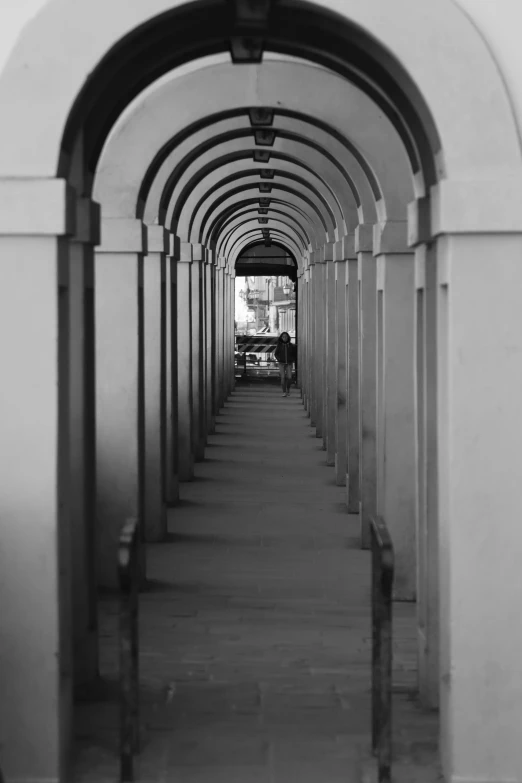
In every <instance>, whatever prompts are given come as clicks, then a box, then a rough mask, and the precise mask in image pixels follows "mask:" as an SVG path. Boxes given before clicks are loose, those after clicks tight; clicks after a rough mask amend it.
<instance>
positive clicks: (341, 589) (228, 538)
mask: <svg viewBox="0 0 522 783" xmlns="http://www.w3.org/2000/svg"><path fill="white" fill-rule="evenodd" d="M308 425H309V419H308V418H307V416H306V413H305V412H304V410H303V408H302V405H301V403H300V400H299V397H298V394H297V393H296V392H295V391H292V395H291V396H290V397H289V398H281V397H280V394H279V391H278V389H276V388H274V387H270V386H260V387H251V388H247V389H239V390H237V391H236V392H235V393H234V394H233V395H232V396H231V398H230V400H229V401H228V402H227V404H226V406H225V408H224V409H223V411H222V413H221V414H220V415H219V416H218V417H217V419H216V434H215V435H212V436H210V437H209V445H208V448H207V451H206V455H207V459H206V460H205V461H204V462H202V463H199V464H198V465H197V466H196V476H195V480H194V481H193V482H192V483H190V484H183V485H182V486H181V499H182V500H181V502H180V505H179V506H177V507H176V508H174V509H172V510H171V511H170V512H169V514H170V516H169V531H170V532H169V540H168V541H167V542H166V543H162V544H154V545H149V548H148V564H149V566H148V567H149V584H148V586H147V589H146V591H145V592H144V593H143V594H142V596H141V618H140V623H141V655H140V665H141V688H142V724H143V728H142V736H143V751H142V754H141V757H140V760H139V764H138V768H139V778H138V780H140V781H142V782H143V783H152V781H154V782H155V783H160V782H161V783H163V782H167V781H168V783H178V781H179V783H221V782H222V781H223V783H258V781H259V783H283V782H284V783H294V781H295V783H337V781H343V783H346V781H354V782H356V783H359V782H360V783H362V781H368V783H369V782H370V781H373V780H376V776H375V761H374V760H373V758H372V757H371V755H370V752H369V744H370V654H371V627H370V555H369V553H368V552H365V551H361V550H360V549H359V548H358V530H359V523H358V519H357V517H356V516H354V515H348V514H347V513H346V507H345V505H344V489H343V488H342V487H337V486H336V485H335V476H334V471H333V469H331V468H328V467H326V464H325V452H324V451H322V449H321V447H320V446H319V444H318V442H317V440H316V439H315V437H314V436H313V433H312V431H311V429H310V427H309V426H308ZM115 609H116V607H115V604H114V602H113V601H111V600H108V599H106V600H105V601H104V602H103V604H102V620H101V625H102V628H101V630H102V638H101V660H102V667H103V675H104V678H105V679H106V681H107V682H108V683H109V684H110V685H111V684H112V687H109V688H108V689H107V695H106V697H105V701H103V702H102V701H96V700H94V701H93V702H91V703H89V704H83V705H80V706H78V708H77V710H76V737H77V742H76V751H77V752H76V766H75V769H76V772H75V781H77V783H80V782H81V783H104V782H105V781H111V783H113V782H114V781H115V780H116V779H117V777H116V776H117V739H118V735H117V720H118V713H117V707H116V704H115V702H114V693H115V689H114V685H113V684H114V682H115V679H116V677H117V654H116V653H117V634H116V631H117V626H116V613H115ZM414 612H415V607H414V605H412V604H408V605H405V604H401V605H397V606H396V610H395V632H396V638H395V644H394V648H395V656H396V660H395V685H396V689H397V693H396V695H395V703H394V710H395V712H394V731H395V744H396V748H395V751H396V756H397V770H398V772H397V775H398V776H397V777H396V780H397V781H398V782H399V781H400V782H401V783H402V782H403V781H404V783H409V781H413V780H415V781H416V783H432V781H434V780H436V779H437V774H438V773H437V765H436V736H437V717H436V715H434V714H432V713H426V712H424V711H422V710H421V709H420V707H419V706H418V705H417V703H416V700H415V697H414V695H413V692H414V689H415V680H416V660H415V628H414ZM399 771H400V774H399ZM404 775H406V776H404Z"/></svg>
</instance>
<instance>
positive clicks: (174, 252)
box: [168, 232, 181, 259]
mask: <svg viewBox="0 0 522 783" xmlns="http://www.w3.org/2000/svg"><path fill="white" fill-rule="evenodd" d="M180 244H181V242H180V238H179V237H178V236H177V235H176V234H173V233H172V232H169V249H168V254H169V256H172V258H174V259H176V258H179V252H180Z"/></svg>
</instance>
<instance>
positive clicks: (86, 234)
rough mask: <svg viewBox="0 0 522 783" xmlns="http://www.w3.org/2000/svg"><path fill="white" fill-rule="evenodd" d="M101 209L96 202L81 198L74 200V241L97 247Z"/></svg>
mask: <svg viewBox="0 0 522 783" xmlns="http://www.w3.org/2000/svg"><path fill="white" fill-rule="evenodd" d="M100 228H101V208H100V205H99V204H98V202H97V201H93V200H92V199H90V198H86V197H82V198H77V199H76V232H75V239H76V241H78V242H82V243H83V244H86V245H99V244H100V239H101V236H100V234H101V232H100Z"/></svg>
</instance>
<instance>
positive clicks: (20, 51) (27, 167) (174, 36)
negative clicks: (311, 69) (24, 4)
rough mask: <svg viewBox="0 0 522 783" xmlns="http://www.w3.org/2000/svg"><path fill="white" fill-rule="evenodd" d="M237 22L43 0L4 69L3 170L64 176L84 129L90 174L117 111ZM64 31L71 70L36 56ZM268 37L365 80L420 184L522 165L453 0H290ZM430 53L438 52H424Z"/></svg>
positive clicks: (195, 9) (499, 100)
mask: <svg viewBox="0 0 522 783" xmlns="http://www.w3.org/2000/svg"><path fill="white" fill-rule="evenodd" d="M398 17H400V18H408V29H407V30H405V29H404V27H403V26H402V25H397V24H396V23H395V21H396V19H397V18H398ZM100 18H104V19H105V22H106V23H105V24H104V25H102V26H100V25H99V22H98V20H99V19H100ZM203 20H204V21H203ZM232 22H233V20H232V19H231V17H230V16H229V15H228V14H226V13H223V8H222V5H221V3H220V2H218V0H213V1H211V0H208V2H206V3H203V2H201V3H197V2H195V3H190V4H186V3H184V2H182V0H149V2H148V3H147V5H146V6H140V7H139V8H138V7H135V6H134V5H132V6H129V4H127V3H125V0H115V2H114V3H112V4H111V7H110V12H109V10H108V8H107V6H106V4H104V3H102V1H101V0H92V1H91V2H86V1H84V2H77V3H75V4H74V8H73V7H72V5H71V6H67V5H63V4H62V3H61V2H60V0H51V1H50V2H48V3H47V5H45V6H44V7H43V9H42V10H41V12H40V13H39V14H38V15H37V16H36V17H35V18H34V19H32V20H31V22H29V23H28V24H27V25H26V27H25V28H24V30H23V32H22V34H21V36H20V37H19V40H18V43H17V45H16V46H15V47H14V49H13V51H12V53H11V56H10V58H9V59H8V61H7V64H6V66H5V69H4V71H3V74H2V78H1V79H0V107H3V109H4V111H3V112H2V115H3V117H4V118H5V121H4V123H3V128H2V145H0V174H1V175H2V176H12V177H16V176H42V177H54V176H60V177H64V176H65V177H67V176H68V174H69V172H70V165H71V162H72V152H73V148H74V146H75V144H76V140H77V138H78V134H79V132H80V129H81V128H82V127H83V126H86V128H88V131H89V132H88V133H87V134H86V137H88V138H86V139H84V143H85V145H86V146H85V150H84V154H85V160H86V163H87V168H88V169H89V170H90V171H93V170H94V169H95V167H96V163H97V160H98V157H99V153H100V150H101V148H102V146H103V143H104V141H105V138H106V137H107V134H108V132H109V130H110V128H111V127H112V125H113V124H114V121H115V119H116V117H117V116H118V115H119V114H120V113H121V111H122V109H123V107H124V106H126V105H128V104H129V102H130V101H131V100H132V99H133V98H134V97H135V95H136V94H137V93H138V92H139V91H140V90H141V89H143V87H145V86H146V84H147V83H150V82H151V81H152V80H153V79H154V78H157V77H159V76H160V75H161V74H162V73H165V72H166V71H168V70H170V69H172V68H173V67H175V66H176V65H179V64H180V63H181V62H185V61H187V60H189V59H194V58H195V57H197V56H199V55H201V54H203V53H207V54H209V53H214V52H217V51H219V50H223V48H224V47H225V46H226V42H227V40H228V37H229V34H230V30H231V24H232ZM64 28H66V29H67V30H68V33H69V37H68V44H69V46H70V50H71V51H74V53H75V56H74V58H71V59H72V62H71V64H70V67H69V68H68V69H66V70H67V72H66V73H64V72H63V71H64V69H63V68H61V65H60V60H59V58H54V59H49V58H45V57H44V58H42V56H41V53H42V52H49V51H59V50H60V48H61V47H62V46H63V36H62V34H61V31H62V29H64ZM319 31H320V32H319ZM144 33H146V36H144ZM265 39H266V48H267V49H273V50H275V51H280V52H283V53H285V52H286V53H287V54H297V55H298V56H310V58H311V59H315V60H318V61H321V62H322V64H323V65H326V66H328V67H330V68H332V70H337V71H338V72H342V73H343V75H346V76H347V77H348V78H350V79H351V80H352V81H353V82H354V83H356V84H359V85H361V86H363V87H364V90H365V92H367V93H368V94H369V95H371V97H372V98H373V99H374V100H375V102H376V103H377V104H378V105H379V106H380V107H381V109H382V110H383V112H385V113H386V114H387V115H388V117H390V119H391V120H392V122H393V123H394V124H395V125H396V127H397V128H398V131H399V133H400V134H401V137H402V138H403V141H404V143H405V147H406V148H407V149H408V154H409V157H410V161H411V163H412V168H413V170H414V171H418V170H419V167H420V168H422V171H423V174H424V177H425V180H426V183H427V184H428V185H431V184H433V182H435V181H436V180H437V179H439V178H440V177H443V176H445V177H447V178H453V179H456V180H459V179H460V178H467V179H469V177H470V176H477V175H478V174H477V173H478V172H480V171H482V172H484V175H485V174H486V172H488V173H489V178H490V179H491V178H492V177H494V176H497V177H500V178H505V177H509V178H511V176H512V172H513V167H515V168H517V170H518V168H519V167H520V146H519V141H518V135H517V128H516V125H515V122H514V118H513V115H512V111H511V106H510V102H509V97H508V95H507V93H506V89H505V85H504V84H503V82H502V77H501V74H500V73H499V72H498V70H497V68H496V65H495V63H494V61H493V58H492V57H491V55H490V53H489V51H488V49H487V46H486V44H485V43H484V41H483V40H482V38H481V36H480V34H479V33H478V31H477V30H476V29H475V27H474V25H473V24H472V22H471V21H470V20H469V19H468V18H467V17H466V15H465V14H464V13H463V12H462V11H461V10H460V8H458V7H457V6H456V5H455V4H454V3H452V2H450V0H442V1H441V2H439V3H437V4H432V3H417V4H415V6H412V5H411V3H409V2H407V0H397V2H396V3H394V4H393V7H392V6H390V5H389V4H388V5H386V4H384V3H382V1H381V0H368V2H366V3H364V4H360V3H358V2H357V1H356V0H348V2H344V1H342V0H321V2H318V3H315V4H305V3H304V2H296V3H294V4H293V5H292V12H291V19H290V18H289V17H288V14H287V7H286V4H285V3H281V4H280V5H278V6H277V7H276V8H274V9H273V16H272V19H271V25H270V28H269V29H267V30H266V36H265ZM412 42H414V44H413V43H412ZM428 50H429V51H433V52H434V54H433V56H430V57H427V56H426V57H419V56H418V53H419V52H425V51H426V52H427V51H428ZM449 52H451V56H448V53H449ZM122 65H124V67H122ZM35 69H36V70H38V72H39V76H40V79H39V80H38V82H37V84H36V83H35V81H36V80H34V78H33V76H34V74H35ZM477 73H480V74H481V83H482V90H480V91H477V90H476V89H475V80H476V74H477ZM448 86H450V88H449V87H448ZM108 95H111V96H112V100H107V99H106V96H108ZM114 96H118V99H117V100H116V101H115V100H114ZM385 96H388V97H385ZM391 96H393V97H391ZM455 101H458V106H456V105H455ZM43 105H44V106H45V107H46V111H45V112H40V107H41V106H43ZM457 108H458V114H459V117H460V118H461V121H460V122H458V123H456V122H455V121H454V116H455V110H456V109H457ZM44 114H45V117H44V116H43V115H44ZM36 124H38V127H39V131H40V143H39V145H38V148H37V149H35V145H34V143H33V128H34V127H35V126H36ZM478 127H479V128H481V131H482V132H481V134H477V133H476V128H478Z"/></svg>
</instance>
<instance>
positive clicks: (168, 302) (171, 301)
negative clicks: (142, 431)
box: [162, 234, 179, 506]
mask: <svg viewBox="0 0 522 783" xmlns="http://www.w3.org/2000/svg"><path fill="white" fill-rule="evenodd" d="M178 257H179V240H178V239H177V237H176V236H175V235H174V234H170V235H169V255H168V257H167V259H166V264H165V319H164V323H163V326H164V330H165V334H164V339H163V341H162V342H163V344H164V346H165V358H164V365H165V475H164V478H165V486H164V495H165V502H166V504H167V505H168V506H174V505H176V503H177V502H178V500H179V476H178V470H179V468H178V402H177V394H178V392H177V390H178V339H177V282H176V281H177V275H176V273H177V261H176V258H178Z"/></svg>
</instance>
